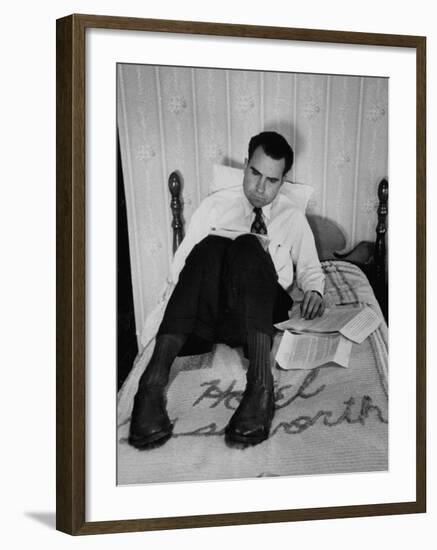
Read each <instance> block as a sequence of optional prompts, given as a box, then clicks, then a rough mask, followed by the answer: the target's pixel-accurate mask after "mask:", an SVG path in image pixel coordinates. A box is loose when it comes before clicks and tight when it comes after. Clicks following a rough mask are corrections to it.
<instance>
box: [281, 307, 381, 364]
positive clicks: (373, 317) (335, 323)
mask: <svg viewBox="0 0 437 550" xmlns="http://www.w3.org/2000/svg"><path fill="white" fill-rule="evenodd" d="M380 323H381V319H380V317H379V316H378V314H377V313H376V312H375V311H374V310H373V309H372V308H370V307H368V306H364V307H362V306H356V307H351V306H349V307H348V306H336V307H333V308H330V309H327V310H326V311H325V313H324V315H323V316H322V317H316V318H315V319H312V320H306V319H304V318H302V316H301V312H300V305H298V304H296V306H295V307H294V308H293V309H292V310H291V312H290V318H289V319H288V320H287V321H284V322H283V323H278V324H277V325H275V327H276V328H278V329H280V330H283V331H285V332H284V335H283V337H282V340H281V343H280V345H279V349H278V352H277V355H276V362H277V363H278V365H279V366H280V367H281V368H283V369H314V368H317V367H320V366H322V365H327V364H330V363H335V364H337V365H339V366H341V367H347V366H348V365H349V359H350V354H351V349H352V343H353V342H355V343H357V344H361V343H362V342H363V341H364V340H365V339H366V338H367V337H368V336H369V335H370V334H371V333H372V332H373V331H374V330H376V329H377V328H378V326H379V325H380Z"/></svg>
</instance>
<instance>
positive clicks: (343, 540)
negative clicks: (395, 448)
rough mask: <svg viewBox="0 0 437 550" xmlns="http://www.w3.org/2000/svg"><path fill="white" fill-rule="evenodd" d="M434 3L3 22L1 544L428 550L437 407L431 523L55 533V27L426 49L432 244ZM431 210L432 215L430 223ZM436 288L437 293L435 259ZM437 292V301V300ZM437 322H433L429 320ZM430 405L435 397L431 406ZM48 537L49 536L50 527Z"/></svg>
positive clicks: (276, 4)
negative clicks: (306, 32)
mask: <svg viewBox="0 0 437 550" xmlns="http://www.w3.org/2000/svg"><path fill="white" fill-rule="evenodd" d="M432 7H433V5H432V2H428V1H426V0H417V1H416V2H414V4H408V5H401V4H400V3H399V2H396V1H395V0H390V1H386V2H380V1H379V0H378V1H375V0H367V1H366V2H361V3H354V4H353V5H352V4H351V3H350V1H335V0H333V1H332V2H329V3H326V2H324V1H323V0H313V2H311V3H310V4H308V3H306V2H301V3H284V2H280V0H271V1H270V2H268V3H265V2H261V3H259V4H257V5H255V4H253V5H249V3H246V2H245V3H243V2H241V3H240V4H238V3H236V2H235V0H234V1H232V0H230V1H225V0H223V1H222V2H220V3H215V4H205V5H204V6H202V4H200V3H199V2H198V1H197V0H185V1H184V2H176V1H171V0H160V2H157V3H152V2H147V3H144V2H135V1H130V0H125V2H124V3H123V4H121V3H120V2H119V1H118V0H107V2H105V3H104V4H102V3H101V2H98V1H97V0H83V1H79V0H76V1H67V0H58V2H56V3H50V4H47V5H45V4H42V3H32V2H23V1H20V0H17V1H16V2H14V3H11V2H10V3H7V4H5V5H4V6H3V12H2V20H3V23H4V25H3V31H2V49H1V55H2V75H3V76H4V79H3V80H2V87H1V94H2V101H1V104H0V105H1V108H2V118H1V120H2V133H1V136H2V152H3V153H4V155H2V201H1V210H2V212H1V215H0V223H1V224H2V226H1V234H2V237H3V239H2V253H3V256H2V258H3V263H2V271H1V277H2V285H1V299H0V303H1V308H2V314H3V315H2V346H1V352H2V355H1V365H2V374H3V376H2V389H3V391H2V394H1V399H0V403H1V405H2V409H3V423H2V452H1V464H2V474H3V475H2V486H1V495H2V496H1V500H2V531H1V543H2V546H3V547H5V548H29V547H30V548H33V547H41V548H45V549H48V550H50V549H56V550H59V549H61V548H72V547H75V548H97V547H98V545H100V546H101V545H102V544H104V545H105V547H106V548H120V547H123V546H129V548H132V549H134V548H145V547H147V548H167V547H172V546H173V547H178V548H184V547H190V548H206V547H208V548H212V549H221V550H223V549H224V548H240V547H245V548H248V547H250V548H251V549H258V548H260V549H261V548H266V547H269V548H270V547H272V546H273V545H274V546H276V547H281V548H282V547H284V548H308V549H313V548H314V549H316V548H323V549H335V550H341V549H351V548H353V549H354V550H355V549H356V550H360V549H363V550H364V549H366V550H368V549H369V548H375V549H380V548H389V547H394V548H397V549H399V550H403V549H409V548H417V547H420V548H433V547H434V546H435V535H436V527H435V525H436V521H437V496H436V491H435V487H436V486H437V474H436V469H435V467H434V464H435V463H436V460H437V448H436V436H435V432H436V412H437V405H436V401H435V400H434V399H433V400H431V399H430V401H429V422H428V443H429V464H430V468H429V487H430V491H429V493H430V494H429V512H428V514H427V515H421V516H398V517H396V516H395V517H380V518H363V519H349V520H329V521H320V522H305V523H296V524H281V525H261V526H250V527H248V526H242V527H227V528H216V529H197V530H185V531H173V532H160V533H146V534H142V533H139V534H128V535H104V536H100V537H88V538H81V539H73V538H70V537H67V536H66V535H63V534H60V533H57V532H55V531H54V530H53V519H52V517H53V516H52V515H53V513H54V510H55V497H54V494H55V477H54V472H55V455H54V448H55V417H54V414H55V264H54V262H55V216H54V205H55V181H54V179H55V41H54V39H55V18H56V17H61V16H63V15H66V14H69V13H73V12H83V13H107V14H112V15H132V16H141V17H157V18H173V19H192V20H215V21H223V22H240V23H253V24H260V25H261V24H265V25H285V26H301V27H309V28H327V29H339V30H355V31H374V32H383V33H404V34H425V35H428V38H429V40H428V70H429V90H428V97H429V100H430V101H429V126H428V133H429V140H430V142H429V171H428V181H429V182H430V185H429V205H430V206H429V212H430V216H429V235H430V239H429V240H430V241H431V238H432V235H434V234H436V231H437V222H436V217H435V216H434V215H433V212H434V209H435V208H436V207H437V196H436V191H435V185H432V183H433V182H435V181H437V170H436V161H435V156H434V157H433V156H432V154H433V151H434V150H435V143H436V138H437V121H436V116H435V115H436V109H435V104H434V102H433V97H435V96H436V95H437V85H436V74H437V71H436V67H437V31H436V29H435V17H434V16H433V12H432ZM433 207H434V209H433ZM429 254H430V256H429V268H428V269H429V271H428V277H429V280H430V281H434V280H436V279H437V257H436V252H435V246H433V247H432V246H430V247H429ZM434 288H435V287H434ZM434 288H433V287H432V286H430V288H429V304H430V305H429V322H430V324H429V335H430V338H429V348H430V349H429V359H428V371H429V376H428V383H429V388H430V396H432V395H433V393H434V392H435V390H436V381H437V375H436V371H435V368H434V367H435V365H436V364H437V355H436V351H437V350H436V344H435V338H431V337H432V336H434V335H435V334H436V332H437V323H436V314H435V308H436V306H437V300H436V298H437V296H436V291H435V289H434ZM432 306H433V307H434V309H433V307H432ZM431 392H432V393H431ZM47 524H49V526H48V525H47Z"/></svg>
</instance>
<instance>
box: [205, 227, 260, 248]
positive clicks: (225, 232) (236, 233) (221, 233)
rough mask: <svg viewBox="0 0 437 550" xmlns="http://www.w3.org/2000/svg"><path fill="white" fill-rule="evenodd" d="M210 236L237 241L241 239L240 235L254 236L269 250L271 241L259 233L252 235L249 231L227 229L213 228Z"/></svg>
mask: <svg viewBox="0 0 437 550" xmlns="http://www.w3.org/2000/svg"><path fill="white" fill-rule="evenodd" d="M209 234H210V235H216V236H218V237H226V238H227V239H232V240H234V239H236V238H237V237H240V235H254V236H255V237H257V238H258V239H259V240H260V242H261V244H262V245H263V247H264V249H265V250H267V247H268V245H269V242H270V239H269V238H268V237H267V235H260V234H259V233H251V232H250V231H247V229H238V228H237V229H227V228H225V227H211V229H210V232H209Z"/></svg>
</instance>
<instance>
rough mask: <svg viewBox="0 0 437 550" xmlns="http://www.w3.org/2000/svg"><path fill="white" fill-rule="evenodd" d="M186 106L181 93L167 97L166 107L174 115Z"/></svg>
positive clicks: (178, 113)
mask: <svg viewBox="0 0 437 550" xmlns="http://www.w3.org/2000/svg"><path fill="white" fill-rule="evenodd" d="M186 108H187V100H186V99H185V97H184V96H183V95H179V94H176V95H174V96H172V97H170V98H169V100H168V104H167V109H168V110H169V111H170V113H173V114H174V115H180V114H181V113H183V112H184V111H185V109H186Z"/></svg>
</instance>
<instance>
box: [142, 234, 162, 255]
mask: <svg viewBox="0 0 437 550" xmlns="http://www.w3.org/2000/svg"><path fill="white" fill-rule="evenodd" d="M145 241H146V248H147V251H148V252H149V253H150V254H151V255H152V256H156V254H157V253H158V252H159V251H160V250H162V248H163V245H162V242H161V241H160V240H159V239H156V238H154V237H147V238H146V239H145Z"/></svg>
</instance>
